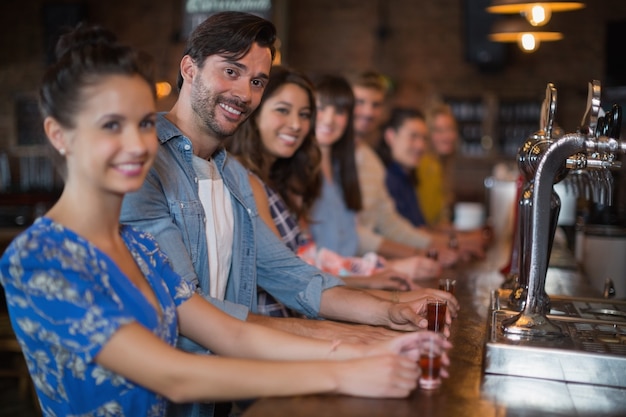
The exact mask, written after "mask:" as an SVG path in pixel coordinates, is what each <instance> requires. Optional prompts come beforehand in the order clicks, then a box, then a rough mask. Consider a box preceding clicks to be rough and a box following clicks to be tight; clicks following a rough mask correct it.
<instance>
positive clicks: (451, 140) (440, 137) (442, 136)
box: [430, 113, 459, 156]
mask: <svg viewBox="0 0 626 417" xmlns="http://www.w3.org/2000/svg"><path fill="white" fill-rule="evenodd" d="M458 140H459V134H458V130H457V125H456V121H455V120H454V117H453V116H452V115H450V114H446V113H439V114H437V115H436V116H435V117H434V118H433V120H432V126H431V130H430V142H431V144H432V146H433V149H434V150H435V153H437V154H438V155H442V156H447V155H451V154H453V153H454V151H455V150H456V146H457V142H458Z"/></svg>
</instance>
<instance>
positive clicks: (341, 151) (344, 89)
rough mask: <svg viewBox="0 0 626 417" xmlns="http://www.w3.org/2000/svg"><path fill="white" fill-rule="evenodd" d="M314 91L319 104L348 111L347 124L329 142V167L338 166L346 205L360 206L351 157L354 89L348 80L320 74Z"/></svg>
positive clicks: (356, 209) (354, 164) (353, 161)
mask: <svg viewBox="0 0 626 417" xmlns="http://www.w3.org/2000/svg"><path fill="white" fill-rule="evenodd" d="M315 94H316V96H317V99H318V101H319V102H320V104H321V105H322V106H333V107H335V108H336V109H338V110H341V111H345V112H347V114H348V125H347V126H346V130H345V131H344V132H343V134H342V135H341V137H340V138H339V140H338V141H337V142H335V143H333V145H332V146H331V154H332V162H333V168H334V167H338V169H339V183H340V184H341V190H342V193H343V200H344V202H345V204H346V207H347V208H349V209H350V210H353V211H359V210H361V208H362V201H361V187H360V186H359V178H358V172H357V168H356V160H355V154H354V152H355V150H354V148H355V145H354V93H353V92H352V87H351V86H350V83H349V82H348V81H347V80H346V79H345V78H344V77H341V76H338V75H322V76H320V77H318V78H316V79H315Z"/></svg>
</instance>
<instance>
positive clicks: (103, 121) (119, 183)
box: [46, 75, 159, 195]
mask: <svg viewBox="0 0 626 417" xmlns="http://www.w3.org/2000/svg"><path fill="white" fill-rule="evenodd" d="M81 99H82V101H81V105H80V107H79V109H80V110H79V112H78V113H77V114H76V115H75V117H74V120H73V122H74V123H73V124H74V126H73V127H71V128H60V129H59V130H58V131H57V132H60V133H59V135H58V136H56V139H57V141H56V142H55V141H53V142H55V145H56V146H57V148H59V149H61V148H62V149H63V151H64V152H66V159H67V173H68V180H67V184H66V186H76V185H77V186H79V187H83V188H82V189H83V191H84V192H85V193H87V192H90V190H94V189H97V190H100V191H103V192H104V193H113V194H118V195H123V194H124V193H127V192H131V191H136V190H138V189H139V188H140V187H141V185H142V184H143V181H144V179H145V177H146V174H147V173H148V170H149V169H150V166H151V165H152V162H153V161H154V158H155V156H156V153H157V150H158V146H159V145H158V141H157V137H156V129H155V117H156V115H155V100H154V96H153V94H152V90H151V89H150V86H149V85H148V84H147V83H146V81H145V80H144V79H143V78H141V77H139V76H137V75H135V76H127V75H110V76H105V77H104V78H102V79H101V80H100V81H99V82H97V83H95V84H93V85H90V86H88V87H85V88H84V90H83V91H82V94H81ZM49 119H50V118H49ZM46 123H47V124H48V125H49V124H50V123H54V122H51V121H50V120H47V121H46ZM85 187H86V188H85Z"/></svg>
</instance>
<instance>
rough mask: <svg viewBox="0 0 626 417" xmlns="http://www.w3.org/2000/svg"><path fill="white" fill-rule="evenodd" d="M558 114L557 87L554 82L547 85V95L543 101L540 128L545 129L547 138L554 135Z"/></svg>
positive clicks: (544, 132) (544, 133)
mask: <svg viewBox="0 0 626 417" xmlns="http://www.w3.org/2000/svg"><path fill="white" fill-rule="evenodd" d="M555 115H556V87H555V86H554V84H552V83H548V85H547V86H546V97H545V98H544V100H543V103H541V117H540V120H539V129H540V130H541V131H543V136H544V137H546V138H551V137H552V131H553V129H554V119H555Z"/></svg>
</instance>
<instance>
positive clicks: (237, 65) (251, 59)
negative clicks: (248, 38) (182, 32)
mask: <svg viewBox="0 0 626 417" xmlns="http://www.w3.org/2000/svg"><path fill="white" fill-rule="evenodd" d="M270 68H271V53H270V50H269V48H264V47H261V46H259V45H258V44H256V43H255V44H253V45H252V47H251V49H250V51H249V52H248V53H247V54H246V55H244V56H243V57H242V58H241V59H239V60H233V59H230V58H227V57H225V56H222V55H210V56H208V57H207V58H206V59H205V61H204V63H203V65H202V67H199V66H197V65H196V64H195V63H193V61H192V60H191V58H190V57H189V56H186V57H184V58H183V62H182V63H181V74H183V77H184V78H185V83H184V84H183V88H190V92H189V94H190V98H191V108H192V110H193V112H194V114H195V117H196V118H197V120H198V123H199V124H200V128H201V129H202V130H204V131H206V132H207V133H208V134H209V135H210V136H211V137H213V138H215V139H216V140H222V139H224V138H227V137H229V136H231V135H232V134H233V133H234V132H235V131H236V130H237V128H238V127H239V126H240V125H241V123H243V122H244V121H245V120H246V118H248V116H250V114H251V113H252V112H253V111H254V110H255V109H256V108H257V106H258V105H259V103H260V101H261V97H262V95H263V90H264V88H265V86H266V84H267V80H268V78H269V72H270ZM187 83H189V84H190V85H189V86H188V87H185V84H187Z"/></svg>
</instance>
